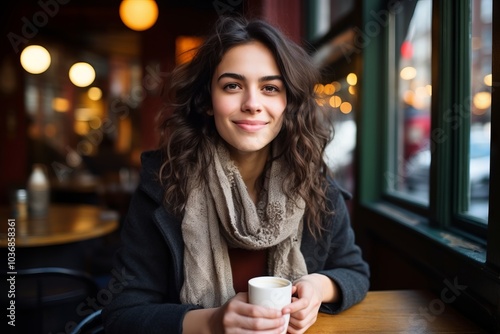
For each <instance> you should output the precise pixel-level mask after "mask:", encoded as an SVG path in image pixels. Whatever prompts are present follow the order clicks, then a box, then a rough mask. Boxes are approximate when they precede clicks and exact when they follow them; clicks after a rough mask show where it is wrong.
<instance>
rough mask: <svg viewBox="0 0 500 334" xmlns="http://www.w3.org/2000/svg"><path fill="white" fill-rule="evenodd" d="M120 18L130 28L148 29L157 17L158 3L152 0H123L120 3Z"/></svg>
mask: <svg viewBox="0 0 500 334" xmlns="http://www.w3.org/2000/svg"><path fill="white" fill-rule="evenodd" d="M120 18H121V19H122V21H123V23H124V24H125V25H126V26H127V27H129V28H130V29H132V30H136V31H143V30H146V29H149V28H151V27H152V26H153V25H154V24H155V23H156V20H157V19H158V5H157V4H156V1H154V0H123V1H122V2H121V4H120Z"/></svg>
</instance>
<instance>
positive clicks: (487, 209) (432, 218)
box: [354, 0, 500, 329]
mask: <svg viewBox="0 0 500 334" xmlns="http://www.w3.org/2000/svg"><path fill="white" fill-rule="evenodd" d="M361 1H362V4H363V19H362V20H361V23H360V25H359V28H360V34H359V36H360V37H358V41H359V43H358V45H359V46H360V48H361V49H362V52H363V55H362V58H363V60H362V69H363V70H362V72H360V74H361V75H360V76H359V85H360V88H359V95H360V101H359V108H358V109H357V129H358V132H357V133H358V136H357V140H358V146H357V152H356V157H357V158H358V159H357V161H356V163H357V173H356V183H357V185H358V187H357V193H356V196H357V200H358V203H356V206H355V208H354V212H355V213H356V215H355V216H354V217H355V220H354V223H355V224H359V226H361V230H362V231H363V232H365V231H366V233H364V234H363V236H365V237H366V238H367V239H368V241H367V242H366V245H367V246H365V247H368V250H369V251H368V252H367V253H368V254H373V255H372V258H371V262H370V264H371V265H372V266H373V273H374V276H376V277H375V279H376V282H379V283H380V282H385V281H386V280H388V279H393V277H394V276H396V278H394V279H393V280H392V281H391V284H392V285H397V284H400V282H402V281H403V282H405V283H406V282H408V281H409V280H411V279H413V278H414V277H415V276H418V274H423V275H422V276H423V278H422V279H421V280H418V279H417V280H416V282H415V283H414V284H415V285H416V286H417V287H421V286H423V287H424V288H425V287H429V288H431V289H433V290H434V291H435V292H437V293H439V292H442V291H444V289H445V288H446V285H444V284H443V282H444V280H448V281H452V280H456V281H460V282H461V284H463V285H464V286H465V285H466V286H467V289H468V291H467V292H466V293H464V294H463V295H462V296H461V297H460V298H461V299H460V300H457V301H456V302H454V303H453V307H457V308H460V309H462V311H464V312H465V313H466V314H469V315H470V316H471V317H473V318H474V319H476V320H478V321H480V322H482V321H484V323H485V324H486V323H487V324H488V325H486V326H488V328H495V329H498V327H497V326H498V320H497V319H495V316H494V314H496V313H495V312H496V311H495V310H498V307H499V301H498V298H497V297H498V291H499V290H498V289H499V288H500V207H498V205H495V204H496V203H500V197H499V190H498V189H499V186H500V184H499V182H500V178H499V177H498V176H497V175H496V174H495V173H494V172H490V171H493V170H498V168H499V165H498V164H499V152H498V147H499V144H500V143H499V140H500V138H499V136H500V115H499V114H498V112H496V111H494V109H495V107H498V106H499V105H500V91H499V90H498V87H497V85H498V83H497V82H498V79H496V80H495V78H498V77H500V48H499V47H498V45H497V44H494V43H493V41H495V40H498V38H500V2H499V1H493V0H401V1H397V0H379V1H372V0H361ZM416 119H418V121H416ZM380 254H384V256H383V257H380ZM388 257H392V258H393V259H395V260H396V261H400V263H404V264H408V263H409V264H411V265H410V266H409V267H411V268H407V270H408V271H411V273H409V274H407V273H405V272H398V271H397V270H395V271H393V272H391V273H390V274H385V271H386V270H385V269H386V268H388V267H389V265H385V264H386V262H389V263H390V266H392V265H393V263H394V262H390V260H387V258H388ZM396 263H397V262H396ZM384 270H385V271H384ZM412 270H414V271H412ZM413 274H417V275H413ZM389 288H391V286H389ZM403 288H405V287H403Z"/></svg>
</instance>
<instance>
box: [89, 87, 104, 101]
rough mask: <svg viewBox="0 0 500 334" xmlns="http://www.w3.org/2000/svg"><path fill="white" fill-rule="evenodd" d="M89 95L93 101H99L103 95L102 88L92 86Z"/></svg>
mask: <svg viewBox="0 0 500 334" xmlns="http://www.w3.org/2000/svg"><path fill="white" fill-rule="evenodd" d="M87 95H88V96H89V99H91V100H92V101H99V100H100V99H101V97H102V90H101V89H100V88H99V87H90V88H89V91H88V92H87Z"/></svg>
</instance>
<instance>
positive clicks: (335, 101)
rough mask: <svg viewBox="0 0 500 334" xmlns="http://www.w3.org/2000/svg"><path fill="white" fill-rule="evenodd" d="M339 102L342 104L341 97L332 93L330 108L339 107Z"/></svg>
mask: <svg viewBox="0 0 500 334" xmlns="http://www.w3.org/2000/svg"><path fill="white" fill-rule="evenodd" d="M341 104H342V99H341V98H340V97H339V96H337V95H334V96H332V97H331V98H330V106H331V107H332V108H338V107H340V105H341Z"/></svg>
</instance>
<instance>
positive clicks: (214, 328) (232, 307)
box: [209, 293, 285, 334]
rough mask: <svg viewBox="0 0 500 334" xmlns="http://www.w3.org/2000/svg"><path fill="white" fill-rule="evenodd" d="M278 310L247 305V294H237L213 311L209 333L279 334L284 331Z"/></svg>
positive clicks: (282, 320) (281, 316)
mask: <svg viewBox="0 0 500 334" xmlns="http://www.w3.org/2000/svg"><path fill="white" fill-rule="evenodd" d="M284 325H285V319H284V318H283V314H282V313H281V311H280V310H272V309H269V308H265V307H262V306H257V305H251V304H249V303H248V294H247V293H238V294H237V295H236V296H234V297H233V298H231V299H230V300H229V301H227V302H226V303H225V304H224V305H222V306H221V307H219V308H216V309H214V312H213V313H212V316H211V317H210V319H209V327H210V328H211V333H213V334H215V333H217V334H219V333H228V334H230V333H248V334H253V333H255V334H257V333H258V334H280V333H282V332H283V331H284V330H285V327H284Z"/></svg>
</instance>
